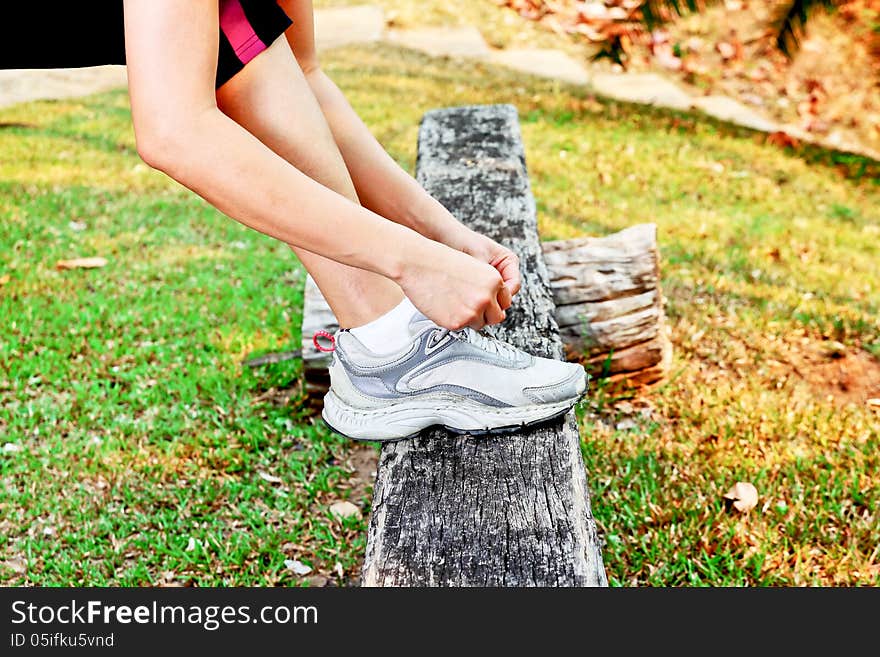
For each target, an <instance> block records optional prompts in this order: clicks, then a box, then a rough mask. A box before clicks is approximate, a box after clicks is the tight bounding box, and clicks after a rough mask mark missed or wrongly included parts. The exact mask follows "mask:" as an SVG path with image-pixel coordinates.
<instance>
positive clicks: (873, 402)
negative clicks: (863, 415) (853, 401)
mask: <svg viewBox="0 0 880 657" xmlns="http://www.w3.org/2000/svg"><path fill="white" fill-rule="evenodd" d="M868 406H870V407H872V408H880V397H873V398H872V399H869V400H868Z"/></svg>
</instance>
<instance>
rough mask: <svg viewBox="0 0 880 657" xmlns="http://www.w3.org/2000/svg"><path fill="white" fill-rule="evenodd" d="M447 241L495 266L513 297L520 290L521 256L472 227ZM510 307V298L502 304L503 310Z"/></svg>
mask: <svg viewBox="0 0 880 657" xmlns="http://www.w3.org/2000/svg"><path fill="white" fill-rule="evenodd" d="M446 243H447V244H449V246H452V247H453V248H456V249H459V250H460V251H464V252H465V253H467V254H469V255H472V256H473V257H475V258H477V259H478V260H482V261H483V262H487V263H489V264H490V265H492V266H493V267H495V269H496V270H497V271H498V273H499V274H501V278H502V280H503V281H504V286H505V287H506V288H507V291H508V293H509V295H510V297H511V298H512V297H513V296H514V295H516V293H517V292H519V290H520V287H521V285H522V278H521V277H520V273H519V258H518V257H517V255H516V254H515V253H514V252H513V251H511V250H510V249H508V248H507V247H506V246H501V245H500V244H499V243H498V242H496V241H495V240H493V239H491V238H489V237H486V236H485V235H481V234H480V233H477V232H476V231H473V230H471V229H470V228H465V229H464V230H463V231H459V232H458V234H457V235H456V236H455V237H454V238H452V239H451V240H450V241H449V242H446ZM509 307H510V300H509V299H508V300H507V304H506V305H504V304H502V305H501V309H502V310H507V309H508V308H509Z"/></svg>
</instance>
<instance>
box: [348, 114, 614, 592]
mask: <svg viewBox="0 0 880 657" xmlns="http://www.w3.org/2000/svg"><path fill="white" fill-rule="evenodd" d="M417 169H418V179H419V181H420V182H421V184H422V185H423V186H424V187H425V188H426V189H427V190H428V191H429V192H430V193H431V194H432V195H434V196H435V197H436V198H437V199H438V200H439V201H440V202H441V203H443V204H444V205H445V206H446V207H447V208H449V209H450V210H451V211H452V212H453V213H454V214H455V215H456V216H457V217H458V218H459V219H461V220H462V221H464V222H465V223H467V224H468V225H469V226H471V227H473V228H475V229H476V230H478V231H479V232H481V233H483V234H486V235H489V236H490V237H492V238H494V239H496V240H498V241H499V242H501V243H503V244H506V245H508V246H509V247H510V248H512V249H513V250H514V251H515V252H516V253H517V254H518V255H519V257H520V259H521V261H522V264H523V267H522V270H523V271H522V273H523V278H524V280H523V287H522V291H521V292H520V293H519V294H518V295H517V297H516V299H515V301H514V305H513V306H512V307H511V309H510V310H509V311H508V319H507V321H506V322H505V323H504V325H503V326H502V327H492V329H490V330H491V331H492V332H494V334H495V335H496V336H497V337H499V338H501V339H503V340H506V341H508V342H511V343H513V344H516V345H518V346H520V347H522V348H524V349H526V350H528V351H530V352H531V353H534V354H538V355H542V356H550V357H555V358H561V357H562V355H563V348H562V342H561V340H560V338H559V333H558V329H557V325H556V321H555V319H554V306H553V297H552V293H551V291H550V286H549V277H548V274H547V269H546V266H545V264H544V260H543V257H542V253H541V246H540V243H539V240H538V233H537V223H536V220H535V206H534V199H533V198H532V194H531V190H530V187H529V180H528V176H527V173H526V168H525V155H524V152H523V147H522V143H521V140H520V135H519V124H518V120H517V114H516V109H515V108H514V107H513V106H510V105H498V106H481V107H461V108H453V109H446V110H438V111H433V112H429V113H428V114H426V115H425V117H424V119H423V121H422V124H421V128H420V132H419V156H418V166H417ZM362 583H363V584H364V585H366V586H582V585H599V586H601V585H607V580H606V577H605V571H604V566H603V564H602V558H601V551H600V545H599V539H598V536H597V532H596V526H595V523H594V521H593V518H592V515H591V511H590V500H589V493H588V490H587V481H586V475H585V472H584V464H583V459H582V456H581V451H580V441H579V436H578V430H577V424H576V421H575V417H574V413H573V412H572V413H569V414H568V415H566V416H565V417H564V418H563V419H559V420H556V421H553V422H551V423H549V424H546V425H544V426H543V427H540V428H534V429H530V430H526V431H521V432H517V433H515V434H511V435H507V436H489V437H479V438H477V437H469V436H455V435H452V434H449V433H447V432H445V431H442V430H430V431H426V432H424V433H423V435H422V436H420V437H419V438H418V439H415V440H406V441H401V442H397V443H393V444H389V445H385V446H384V447H383V449H382V454H381V457H380V461H379V467H378V472H377V478H376V485H375V489H374V495H373V513H372V517H371V520H370V531H369V537H368V541H367V551H366V559H365V563H364V568H363V575H362Z"/></svg>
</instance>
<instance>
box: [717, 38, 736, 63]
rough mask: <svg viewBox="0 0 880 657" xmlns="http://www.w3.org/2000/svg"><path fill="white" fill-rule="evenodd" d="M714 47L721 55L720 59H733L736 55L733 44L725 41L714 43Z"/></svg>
mask: <svg viewBox="0 0 880 657" xmlns="http://www.w3.org/2000/svg"><path fill="white" fill-rule="evenodd" d="M715 49H716V50H717V51H718V53H719V54H720V55H721V59H733V57H734V56H735V55H736V48H735V47H734V46H733V44H730V43H727V42H726V41H719V42H718V43H717V44H716V45H715Z"/></svg>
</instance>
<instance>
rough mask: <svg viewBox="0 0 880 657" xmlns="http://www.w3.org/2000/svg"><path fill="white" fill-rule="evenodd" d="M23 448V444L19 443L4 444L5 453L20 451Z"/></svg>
mask: <svg viewBox="0 0 880 657" xmlns="http://www.w3.org/2000/svg"><path fill="white" fill-rule="evenodd" d="M21 450H22V446H21V445H19V444H18V443H5V444H4V445H3V453H4V454H14V453H15V452H20V451H21Z"/></svg>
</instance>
